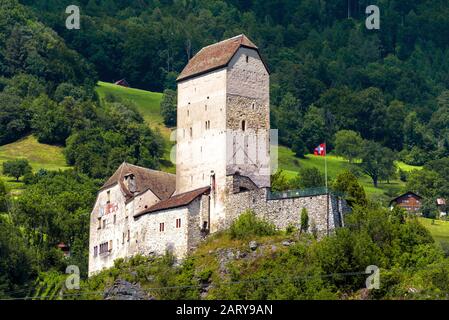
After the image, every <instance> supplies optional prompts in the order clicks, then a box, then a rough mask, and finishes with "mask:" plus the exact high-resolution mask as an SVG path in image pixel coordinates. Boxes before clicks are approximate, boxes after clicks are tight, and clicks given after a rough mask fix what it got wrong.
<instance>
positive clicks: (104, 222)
mask: <svg viewBox="0 0 449 320" xmlns="http://www.w3.org/2000/svg"><path fill="white" fill-rule="evenodd" d="M104 228H106V219H104V220H103V229H104Z"/></svg>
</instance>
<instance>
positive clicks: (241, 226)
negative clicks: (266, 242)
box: [229, 210, 277, 239]
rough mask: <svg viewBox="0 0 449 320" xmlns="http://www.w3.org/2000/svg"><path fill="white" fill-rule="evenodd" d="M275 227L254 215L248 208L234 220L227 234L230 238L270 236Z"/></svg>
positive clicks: (273, 232)
mask: <svg viewBox="0 0 449 320" xmlns="http://www.w3.org/2000/svg"><path fill="white" fill-rule="evenodd" d="M276 233H277V231H276V227H275V226H274V225H273V224H271V223H269V222H266V221H264V220H262V219H259V218H257V217H256V215H255V214H254V212H252V211H250V210H248V211H245V212H244V213H242V214H241V215H240V217H239V218H238V219H237V220H235V221H234V222H233V223H232V225H231V227H230V229H229V234H230V236H231V238H232V239H247V238H249V237H253V236H271V235H274V234H276Z"/></svg>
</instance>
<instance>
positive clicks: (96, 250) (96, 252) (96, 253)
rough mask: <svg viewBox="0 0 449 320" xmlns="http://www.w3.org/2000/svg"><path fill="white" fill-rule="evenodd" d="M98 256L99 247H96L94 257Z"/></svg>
mask: <svg viewBox="0 0 449 320" xmlns="http://www.w3.org/2000/svg"><path fill="white" fill-rule="evenodd" d="M97 255H98V246H95V247H94V257H96V256H97Z"/></svg>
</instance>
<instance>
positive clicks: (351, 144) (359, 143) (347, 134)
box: [335, 130, 363, 162]
mask: <svg viewBox="0 0 449 320" xmlns="http://www.w3.org/2000/svg"><path fill="white" fill-rule="evenodd" d="M362 148H363V139H362V137H361V136H360V134H359V133H357V132H355V131H351V130H340V131H338V132H337V133H336V134H335V154H336V155H339V156H342V157H345V158H346V159H348V160H349V162H352V161H353V160H354V159H356V158H357V157H358V156H359V155H360V150H362Z"/></svg>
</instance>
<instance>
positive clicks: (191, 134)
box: [190, 127, 193, 138]
mask: <svg viewBox="0 0 449 320" xmlns="http://www.w3.org/2000/svg"><path fill="white" fill-rule="evenodd" d="M192 136H193V130H192V127H190V138H192Z"/></svg>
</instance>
